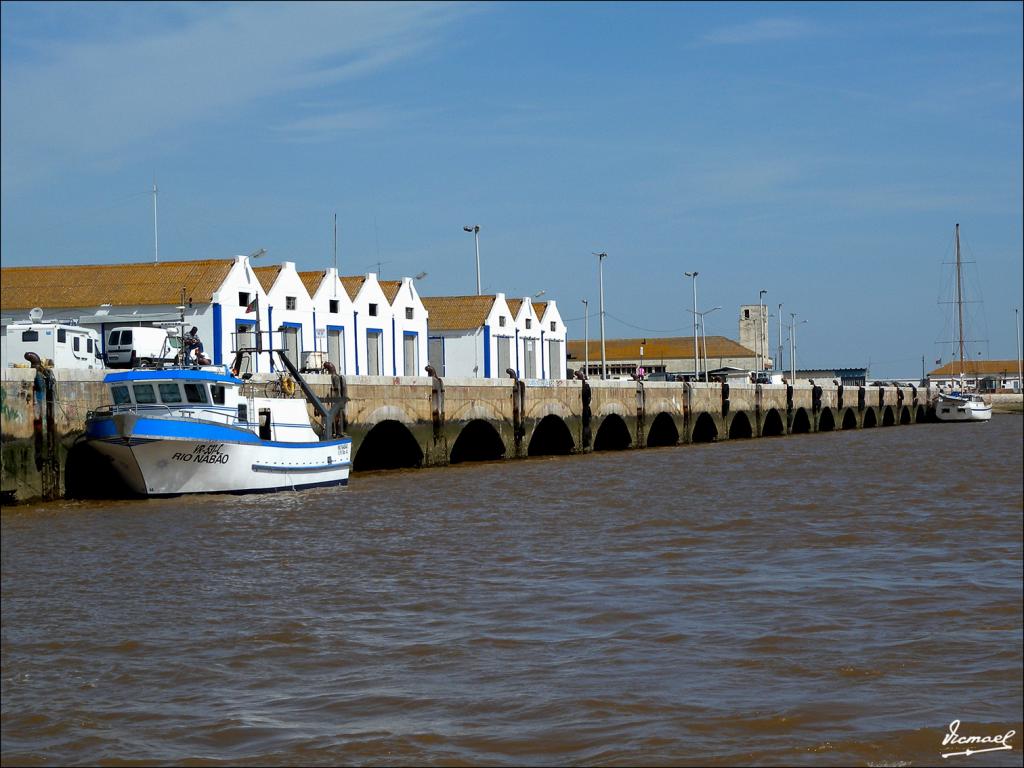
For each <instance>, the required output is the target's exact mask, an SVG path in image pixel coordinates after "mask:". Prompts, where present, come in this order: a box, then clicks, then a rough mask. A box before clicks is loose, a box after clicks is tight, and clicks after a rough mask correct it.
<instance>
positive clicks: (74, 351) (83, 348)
mask: <svg viewBox="0 0 1024 768" xmlns="http://www.w3.org/2000/svg"><path fill="white" fill-rule="evenodd" d="M26 352H35V353H36V354H37V355H39V358H40V359H41V360H52V361H53V367H54V368H102V367H103V358H102V357H101V356H100V335H99V334H98V333H96V331H94V330H92V329H91V328H82V327H81V326H78V325H65V324H64V323H56V322H49V323H43V322H32V321H28V322H24V323H11V324H10V325H8V326H7V327H6V328H5V329H4V334H3V353H2V355H0V358H2V361H0V362H2V367H4V368H9V367H12V366H17V367H23V366H27V365H28V361H26V360H25V353H26Z"/></svg>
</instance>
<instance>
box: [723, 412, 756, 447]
mask: <svg viewBox="0 0 1024 768" xmlns="http://www.w3.org/2000/svg"><path fill="white" fill-rule="evenodd" d="M753 436H754V430H753V428H752V427H751V426H750V419H748V418H747V414H745V413H744V412H743V411H736V413H735V414H733V417H732V421H731V422H730V424H729V439H730V440H743V439H745V438H748V437H753Z"/></svg>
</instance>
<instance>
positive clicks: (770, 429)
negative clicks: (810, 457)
mask: <svg viewBox="0 0 1024 768" xmlns="http://www.w3.org/2000/svg"><path fill="white" fill-rule="evenodd" d="M784 434H786V426H785V425H784V424H783V423H782V416H781V415H779V412H778V411H777V410H775V409H774V408H772V409H771V410H769V411H768V413H767V414H766V415H765V417H764V427H762V429H761V437H780V436H781V435H784Z"/></svg>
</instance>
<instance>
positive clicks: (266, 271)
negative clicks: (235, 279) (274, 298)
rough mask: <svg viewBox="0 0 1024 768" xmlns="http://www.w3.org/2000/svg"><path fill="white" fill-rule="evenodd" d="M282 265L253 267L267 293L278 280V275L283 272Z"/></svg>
mask: <svg viewBox="0 0 1024 768" xmlns="http://www.w3.org/2000/svg"><path fill="white" fill-rule="evenodd" d="M281 269H282V267H281V265H280V264H278V265H277V266H269V267H253V268H252V271H253V273H254V274H255V275H256V279H257V280H259V281H260V285H262V286H263V290H264V292H266V293H270V289H271V288H273V287H274V281H275V280H277V276H278V275H279V274H280V273H281Z"/></svg>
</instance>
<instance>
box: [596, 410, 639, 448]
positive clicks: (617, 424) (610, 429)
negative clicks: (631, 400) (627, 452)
mask: <svg viewBox="0 0 1024 768" xmlns="http://www.w3.org/2000/svg"><path fill="white" fill-rule="evenodd" d="M632 443H633V439H632V438H631V437H630V436H629V427H627V426H626V422H625V421H623V420H622V417H621V416H619V415H618V414H617V413H610V414H608V415H607V416H605V417H604V421H602V422H601V428H600V429H598V430H597V437H595V438H594V450H595V451H621V450H624V449H626V448H629V446H630V445H631V444H632Z"/></svg>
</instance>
